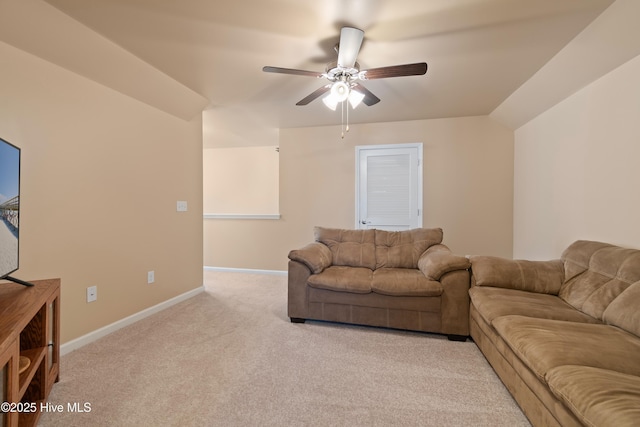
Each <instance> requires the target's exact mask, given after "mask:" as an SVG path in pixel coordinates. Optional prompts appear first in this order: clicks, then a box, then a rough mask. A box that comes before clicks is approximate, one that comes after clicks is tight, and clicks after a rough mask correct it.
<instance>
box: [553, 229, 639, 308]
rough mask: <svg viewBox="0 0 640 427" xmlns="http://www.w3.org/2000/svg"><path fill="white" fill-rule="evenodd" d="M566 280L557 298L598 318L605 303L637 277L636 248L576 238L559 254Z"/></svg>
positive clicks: (608, 302) (616, 295) (637, 279)
mask: <svg viewBox="0 0 640 427" xmlns="http://www.w3.org/2000/svg"><path fill="white" fill-rule="evenodd" d="M562 259H563V260H564V263H565V272H566V281H565V283H564V284H563V285H562V288H561V289H560V292H559V296H560V298H562V299H564V300H565V301H567V302H568V303H569V304H571V305H572V306H573V307H575V308H577V309H578V310H581V311H583V312H585V313H587V314H589V315H590V316H593V317H595V318H598V319H602V316H603V313H604V311H605V310H606V309H607V307H608V306H609V304H610V303H611V302H612V301H613V300H614V299H616V298H617V297H618V295H620V294H621V293H622V292H624V291H625V290H626V289H627V288H628V287H629V286H630V285H631V284H632V283H635V282H637V281H639V280H640V251H639V250H637V249H625V248H621V247H618V246H613V245H609V244H606V243H601V242H592V241H586V240H578V241H576V242H574V243H573V244H572V245H570V246H569V247H568V248H567V249H566V250H565V251H564V252H563V254H562Z"/></svg>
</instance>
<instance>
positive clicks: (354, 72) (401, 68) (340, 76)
mask: <svg viewBox="0 0 640 427" xmlns="http://www.w3.org/2000/svg"><path fill="white" fill-rule="evenodd" d="M363 39H364V31H362V30H360V29H358V28H352V27H343V28H342V29H341V30H340V42H339V44H338V45H337V46H336V48H335V49H336V51H337V52H338V59H337V61H332V62H329V63H328V64H327V67H326V70H325V72H323V73H320V72H315V71H306V70H297V69H292V68H280V67H270V66H266V67H263V68H262V71H264V72H267V73H279V74H293V75H297V76H309V77H316V78H325V79H327V80H328V81H329V83H328V84H326V85H324V86H322V87H320V88H319V89H316V90H315V91H313V92H312V93H310V94H309V95H307V96H306V97H304V98H303V99H301V100H300V101H298V102H297V103H296V105H307V104H309V103H310V102H311V101H313V100H315V99H317V98H319V97H320V96H322V95H324V94H326V93H329V94H328V95H327V96H326V97H324V98H323V102H324V103H325V105H326V106H327V107H329V108H331V109H332V110H335V109H336V106H337V105H338V103H341V102H343V101H346V100H349V103H350V104H351V106H352V107H353V108H355V107H356V106H357V105H358V104H359V103H360V102H364V103H365V105H368V106H371V105H374V104H377V103H378V102H380V98H378V97H377V96H375V95H374V94H373V93H371V91H369V90H368V89H367V88H365V87H364V86H363V85H362V84H361V83H360V82H361V81H366V80H374V79H386V78H389V77H404V76H421V75H424V74H426V72H427V63H426V62H418V63H415V64H404V65H392V66H388V67H380V68H371V69H368V70H360V65H359V64H358V62H357V61H356V60H357V58H358V53H359V52H360V47H361V46H362V40H363Z"/></svg>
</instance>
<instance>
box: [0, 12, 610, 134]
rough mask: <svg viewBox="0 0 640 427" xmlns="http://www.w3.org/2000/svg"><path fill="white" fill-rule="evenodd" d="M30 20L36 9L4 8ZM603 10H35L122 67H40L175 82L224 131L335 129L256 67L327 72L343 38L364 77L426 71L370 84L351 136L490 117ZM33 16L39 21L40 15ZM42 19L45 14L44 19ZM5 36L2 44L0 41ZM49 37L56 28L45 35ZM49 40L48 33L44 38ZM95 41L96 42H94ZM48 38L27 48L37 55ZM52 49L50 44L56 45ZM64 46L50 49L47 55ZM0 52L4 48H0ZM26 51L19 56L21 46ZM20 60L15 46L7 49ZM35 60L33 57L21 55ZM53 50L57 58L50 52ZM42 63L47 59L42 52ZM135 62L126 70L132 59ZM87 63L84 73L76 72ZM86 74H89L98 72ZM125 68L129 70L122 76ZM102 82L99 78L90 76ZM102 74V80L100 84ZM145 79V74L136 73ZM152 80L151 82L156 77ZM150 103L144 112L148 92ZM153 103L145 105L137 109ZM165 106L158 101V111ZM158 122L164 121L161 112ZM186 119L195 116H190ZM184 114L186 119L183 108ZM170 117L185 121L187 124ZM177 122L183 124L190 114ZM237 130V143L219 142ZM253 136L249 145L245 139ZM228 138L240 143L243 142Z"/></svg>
mask: <svg viewBox="0 0 640 427" xmlns="http://www.w3.org/2000/svg"><path fill="white" fill-rule="evenodd" d="M1 1H2V2H3V3H26V4H31V5H32V6H34V13H38V10H36V9H38V8H35V5H36V4H37V3H42V2H43V1H44V0H1ZM612 3H613V0H536V1H531V0H323V1H317V0H238V1H234V2H228V1H224V2H223V1H215V0H214V1H212V0H181V1H175V0H46V4H47V5H50V6H53V7H55V8H56V9H57V10H58V11H60V12H62V13H64V14H65V15H68V16H69V17H71V18H73V20H75V21H77V23H78V25H81V26H84V27H86V28H88V29H91V30H92V31H94V32H95V33H96V38H99V39H100V40H101V43H103V44H105V43H106V42H109V43H112V44H113V46H117V47H120V48H122V49H124V50H125V51H126V53H127V54H129V55H130V56H131V57H127V58H124V56H126V55H125V54H120V56H122V57H123V58H119V61H124V63H125V65H122V64H121V63H120V62H118V63H113V64H112V65H110V66H109V67H111V68H109V67H107V66H105V65H104V64H101V62H100V59H99V58H96V55H100V54H101V51H100V50H98V51H97V52H96V54H94V55H91V54H90V52H87V49H85V50H81V51H79V55H78V56H80V54H81V59H80V57H75V58H74V56H73V55H72V51H67V52H66V53H65V54H64V55H62V54H61V55H50V59H49V60H52V61H54V62H58V63H60V65H62V66H64V67H66V68H69V69H71V70H73V71H76V72H78V73H80V74H84V75H87V77H89V78H93V79H94V80H96V81H100V82H102V83H105V84H107V85H113V84H119V85H120V86H121V88H120V89H118V90H122V91H133V92H134V94H133V95H132V96H137V97H138V98H139V97H140V95H139V94H138V95H136V94H135V87H136V86H138V85H139V86H140V87H145V84H148V82H147V83H145V82H143V81H141V80H138V79H137V78H138V76H136V75H135V74H134V75H132V76H130V77H129V79H130V82H129V83H128V85H129V86H132V87H133V88H131V87H127V85H125V84H123V83H122V82H116V83H113V82H110V81H109V79H112V80H113V79H114V77H113V76H112V77H109V73H105V72H104V70H105V69H109V70H111V71H112V73H111V74H116V75H118V74H120V73H119V70H120V67H123V69H124V70H125V71H126V70H127V69H129V68H132V64H131V63H130V64H128V65H127V64H126V62H127V61H129V62H134V61H135V60H136V59H137V60H139V61H140V63H136V64H135V66H136V67H137V68H143V67H144V66H148V67H152V68H154V69H156V70H158V71H160V72H162V73H163V74H165V75H166V76H167V77H168V79H170V80H172V81H173V83H172V84H170V85H169V86H171V85H173V86H175V87H178V86H183V88H182V90H176V92H179V93H181V94H182V95H181V96H182V97H184V98H189V99H188V100H186V101H185V102H186V103H187V104H191V105H195V106H199V105H200V103H201V102H202V101H203V100H204V103H205V104H206V112H205V118H207V117H208V118H209V119H210V121H212V122H213V123H214V124H215V125H218V126H219V127H226V128H227V129H228V131H227V133H226V135H225V136H223V135H219V137H226V138H228V139H231V140H233V139H234V138H236V137H234V135H233V134H234V133H237V132H241V130H242V129H246V128H254V129H257V128H265V129H278V128H282V127H298V126H320V125H332V124H339V123H340V114H339V113H336V112H333V111H330V110H328V109H327V108H326V107H324V105H323V104H322V102H313V103H311V104H309V105H307V106H305V107H299V106H296V105H295V103H296V102H297V101H299V100H300V99H302V98H303V97H304V96H306V95H307V94H309V93H310V92H312V91H313V90H315V89H317V88H318V87H319V86H320V85H321V82H320V81H318V80H315V79H314V78H309V77H299V76H287V75H274V74H267V73H263V72H262V71H261V70H262V67H263V66H264V65H272V66H279V67H286V68H300V69H306V70H311V71H324V68H325V64H326V63H327V62H329V61H331V60H334V59H335V57H336V56H335V51H334V49H333V48H334V45H335V44H336V43H337V41H338V37H339V32H340V28H341V27H342V26H344V25H350V26H355V27H358V28H361V29H363V30H364V31H365V41H364V44H363V46H362V49H361V51H360V55H359V57H358V61H359V63H360V65H361V67H362V68H374V67H381V66H387V65H395V64H404V63H413V62H422V61H425V62H427V63H428V64H429V69H428V72H427V74H426V75H425V76H412V77H400V78H394V79H384V80H376V81H370V82H367V88H368V89H369V90H371V91H372V92H373V93H375V94H376V95H377V96H378V97H379V98H380V99H382V101H381V102H380V103H378V104H376V105H374V106H371V107H365V106H362V107H359V108H358V109H356V110H354V111H353V112H352V113H351V115H350V121H351V122H352V123H365V122H366V123H371V122H388V121H401V120H416V119H429V118H442V117H460V116H470V115H485V114H490V113H491V112H492V111H494V110H495V109H496V107H498V106H499V105H500V104H501V103H502V102H503V101H505V100H506V99H507V98H508V97H509V96H510V95H511V94H512V93H514V92H515V91H516V90H517V89H518V88H519V87H521V86H522V85H523V83H525V82H526V81H527V80H529V79H530V78H531V77H532V76H533V75H534V74H535V73H536V72H537V71H538V70H539V69H540V68H541V67H543V66H544V65H545V64H546V63H547V62H548V61H550V60H551V59H552V58H553V57H554V55H556V54H557V53H558V52H559V51H560V50H561V49H563V48H564V47H565V46H566V45H567V44H568V43H569V42H570V41H571V40H572V39H573V38H574V37H576V35H578V34H579V33H580V32H581V31H582V30H583V29H584V28H585V27H587V25H589V24H590V23H591V22H592V21H593V20H594V19H596V18H597V17H598V16H599V15H600V14H601V13H602V12H603V11H604V10H605V9H606V8H607V7H609V6H610V5H611V4H612ZM39 9H40V10H42V9H43V8H39ZM47 12H48V13H49V14H51V13H52V11H47ZM1 31H2V30H0V35H2V33H1ZM50 31H55V28H50ZM50 35H51V33H50ZM98 36H99V37H98ZM46 37H47V36H46V34H44V35H42V36H41V37H40V40H37V37H36V36H34V34H33V32H32V34H31V35H29V36H28V37H27V36H24V38H31V41H30V43H31V45H37V44H46V43H47V40H46ZM54 38H55V37H54ZM63 41H64V40H58V44H59V43H61V42H63ZM10 43H11V42H10ZM22 44H23V45H29V43H26V42H24V40H23V41H22ZM18 47H20V46H18ZM30 48H31V49H33V46H31V47H30ZM58 49H60V46H58ZM50 50H55V48H54V47H51V49H50ZM134 58H135V59H134ZM83 62H84V65H83ZM87 63H97V64H99V66H97V67H95V69H91V67H88V66H87ZM133 68H135V67H133ZM100 70H102V71H100ZM101 73H102V74H106V75H101ZM140 75H144V73H140ZM156 78H159V77H156ZM150 91H151V92H153V90H152V89H151V88H146V89H145V93H146V96H147V98H152V97H151V96H150V95H149V94H148V93H147V92H150ZM145 102H149V103H152V104H153V102H157V101H153V100H149V101H145ZM163 102H165V101H163ZM163 108H165V109H166V107H163ZM192 109H193V107H192ZM185 110H189V108H186V109H185ZM180 114H182V115H184V114H185V113H184V112H181V113H180ZM187 114H188V113H187ZM229 129H235V130H233V131H232V130H229ZM253 136H255V135H253ZM253 136H251V137H247V136H246V135H245V136H244V137H237V138H236V139H237V141H236V142H238V143H242V140H248V139H252V137H253Z"/></svg>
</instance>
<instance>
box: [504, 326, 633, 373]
mask: <svg viewBox="0 0 640 427" xmlns="http://www.w3.org/2000/svg"><path fill="white" fill-rule="evenodd" d="M493 327H494V328H495V329H496V331H497V332H498V334H499V335H500V336H501V337H502V338H503V339H504V341H505V342H506V343H507V344H508V345H509V347H510V348H511V350H512V351H513V352H514V353H515V354H516V355H517V356H518V358H519V359H520V360H521V361H522V362H523V363H524V364H525V365H526V366H527V367H528V368H529V369H531V371H533V373H534V374H535V375H536V376H537V377H538V378H539V379H540V381H545V375H546V374H547V372H548V371H549V370H551V369H552V368H556V367H558V366H562V365H582V366H592V367H595V368H602V369H611V370H615V371H618V372H621V373H625V374H629V375H636V376H640V357H638V355H640V339H638V337H637V336H635V335H632V334H630V333H628V332H626V331H623V330H622V329H620V328H617V327H615V326H610V325H605V324H593V323H577V322H567V321H563V320H550V319H535V318H531V317H525V316H517V315H513V316H503V317H500V318H497V319H494V321H493Z"/></svg>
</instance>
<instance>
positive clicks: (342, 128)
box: [340, 101, 349, 139]
mask: <svg viewBox="0 0 640 427" xmlns="http://www.w3.org/2000/svg"><path fill="white" fill-rule="evenodd" d="M341 104H342V105H341V106H340V108H342V110H341V119H342V124H341V131H342V134H341V138H342V139H344V133H345V131H346V132H349V105H348V104H347V101H342V102H341ZM344 104H347V126H346V127H345V125H344Z"/></svg>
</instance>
